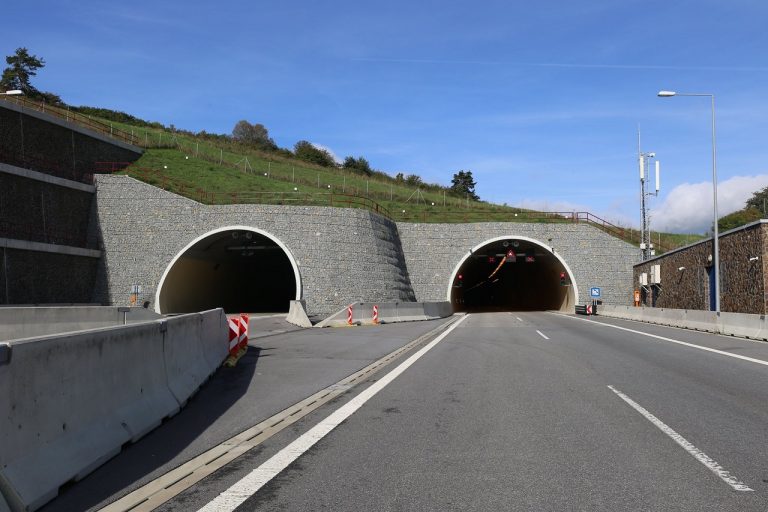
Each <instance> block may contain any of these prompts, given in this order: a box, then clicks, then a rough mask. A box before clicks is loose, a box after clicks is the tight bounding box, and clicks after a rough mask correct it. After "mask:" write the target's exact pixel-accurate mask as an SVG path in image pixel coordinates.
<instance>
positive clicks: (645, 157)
mask: <svg viewBox="0 0 768 512" xmlns="http://www.w3.org/2000/svg"><path fill="white" fill-rule="evenodd" d="M637 157H638V158H637V160H638V163H639V166H640V251H641V252H642V254H643V261H645V260H647V259H649V258H650V257H651V256H654V255H655V254H656V251H654V250H653V244H652V243H651V231H650V229H649V226H648V225H649V219H648V208H647V206H646V197H648V196H658V195H659V187H660V185H659V161H658V160H656V153H643V151H642V150H641V149H640V128H639V127H638V128H637ZM651 162H653V163H654V164H655V167H656V191H655V192H646V190H645V188H646V176H648V173H647V172H646V169H648V170H650V167H651Z"/></svg>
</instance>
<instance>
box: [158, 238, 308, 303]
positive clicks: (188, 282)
mask: <svg viewBox="0 0 768 512" xmlns="http://www.w3.org/2000/svg"><path fill="white" fill-rule="evenodd" d="M301 295H302V286H301V276H300V274H299V268H298V265H297V263H296V259H295V258H294V257H293V255H292V254H291V252H290V251H289V250H288V248H287V247H286V246H285V244H283V243H282V242H281V241H280V240H279V239H278V238H277V237H275V236H274V235H272V234H271V233H268V232H266V231H263V230H261V229H258V228H255V227H252V226H239V225H238V226H226V227H222V228H218V229H215V230H212V231H209V232H207V233H205V234H203V235H201V236H199V237H197V238H195V239H194V240H193V241H191V242H190V243H189V244H187V245H186V247H184V249H182V250H181V251H180V252H179V253H178V254H176V256H174V258H173V259H172V260H171V262H170V264H169V265H168V266H167V267H166V269H165V271H164V272H163V276H162V278H161V279H160V283H159V284H158V286H157V291H156V293H155V311H156V312H158V313H162V314H169V313H189V312H195V311H202V310H205V309H211V308H218V307H221V308H224V310H225V311H226V312H227V313H240V312H248V313H256V312H287V311H288V308H289V305H290V301H291V300H299V299H301Z"/></svg>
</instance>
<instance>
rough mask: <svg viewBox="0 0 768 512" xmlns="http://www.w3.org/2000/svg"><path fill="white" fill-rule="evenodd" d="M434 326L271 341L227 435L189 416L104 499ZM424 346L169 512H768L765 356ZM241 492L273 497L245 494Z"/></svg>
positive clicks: (603, 339)
mask: <svg viewBox="0 0 768 512" xmlns="http://www.w3.org/2000/svg"><path fill="white" fill-rule="evenodd" d="M616 326H618V327H621V328H620V329H619V328H616ZM434 327H435V324H434V323H414V324H406V325H401V326H394V325H393V326H384V327H382V328H357V329H340V330H338V329H337V330H329V329H325V330H310V331H300V332H293V333H284V334H280V335H277V336H273V337H269V338H263V339H260V340H257V342H258V343H259V344H260V345H261V349H260V353H261V356H260V357H259V358H258V366H254V369H253V370H248V371H246V370H245V369H243V370H242V371H243V372H244V373H243V375H242V376H241V380H242V382H240V383H239V384H238V385H237V386H235V391H232V393H233V394H234V395H236V396H237V397H238V398H237V399H233V398H232V397H231V396H230V397H229V398H228V399H227V400H226V407H224V406H220V407H219V409H220V410H218V409H217V411H216V412H217V413H218V414H219V417H217V418H216V420H215V421H211V420H210V419H209V420H208V421H202V420H201V419H200V418H201V417H202V416H204V415H203V414H202V413H200V412H198V414H197V415H195V414H191V415H189V417H190V418H198V416H199V417H200V418H198V421H197V423H195V422H191V423H188V421H189V419H188V418H181V419H179V420H177V419H176V418H174V419H173V420H171V421H170V422H169V423H168V424H167V425H165V426H163V427H161V428H160V429H159V430H158V431H157V432H156V433H154V434H152V435H150V436H148V437H147V438H146V439H145V440H143V441H141V442H139V443H138V444H137V445H135V446H134V447H131V448H129V450H127V452H131V451H133V452H135V455H134V456H131V457H129V458H125V457H124V455H125V454H124V455H121V456H119V457H118V458H116V459H114V460H113V462H111V463H110V464H108V466H110V465H111V466H112V467H111V468H109V467H108V466H105V468H104V469H103V470H99V471H97V473H95V474H94V475H92V476H93V477H98V475H99V473H100V472H102V475H101V476H100V477H98V478H95V479H94V480H93V482H92V483H91V484H90V485H91V487H90V492H94V490H95V489H98V487H99V485H100V482H108V481H110V479H109V478H108V476H109V475H111V477H110V478H112V479H116V480H120V479H119V478H117V476H116V475H119V474H124V473H126V472H128V473H131V474H135V475H140V473H141V472H142V470H140V467H142V465H144V466H146V463H143V462H142V461H143V460H145V458H146V457H149V456H150V455H151V454H152V453H154V452H153V450H155V451H156V450H159V449H160V447H162V443H163V442H171V440H172V438H173V435H182V436H185V438H189V443H188V444H189V446H194V447H196V448H194V449H193V448H186V449H185V450H182V451H181V452H179V449H180V447H179V446H174V447H170V448H168V449H167V450H166V451H167V452H168V453H167V454H166V455H164V456H163V457H162V459H163V460H164V461H165V462H164V463H163V464H155V467H154V468H153V469H152V471H149V472H147V471H146V468H145V469H144V470H143V471H144V474H143V475H140V476H138V477H136V478H133V479H130V478H123V479H122V480H123V481H126V480H131V481H133V483H131V484H129V485H128V486H127V487H128V488H130V487H136V486H138V484H139V483H142V482H146V481H149V480H151V479H152V478H154V476H157V475H159V474H162V472H163V471H164V470H165V469H166V468H169V467H172V466H173V465H174V464H176V465H178V461H179V460H182V459H183V458H184V457H187V456H189V454H190V453H192V452H195V451H199V449H200V446H203V445H205V446H211V445H214V444H215V443H216V442H217V441H218V442H221V441H220V440H223V439H224V438H226V437H227V435H230V434H231V433H232V432H235V431H237V429H238V428H241V427H242V426H243V425H246V424H248V423H249V421H246V419H247V420H255V419H257V418H255V416H258V417H267V414H266V411H267V410H269V411H276V410H278V409H280V407H283V404H287V403H291V402H292V401H296V400H300V399H301V398H303V397H305V396H308V395H309V394H311V393H312V392H314V391H316V390H317V389H320V387H323V386H327V385H329V384H331V383H333V382H336V381H337V380H339V379H340V378H342V377H343V376H344V375H348V374H349V373H351V372H352V371H355V370H358V369H359V368H361V367H362V366H364V365H365V364H367V363H368V362H370V361H372V360H374V359H375V358H377V357H381V355H383V354H385V353H388V352H389V351H391V350H393V349H394V348H396V347H398V346H402V345H404V344H405V343H407V341H409V340H410V339H413V338H415V337H417V336H419V335H420V334H423V333H425V332H427V331H429V330H430V329H432V328H434ZM643 333H646V334H643ZM363 334H364V335H363ZM270 340H272V341H270ZM269 343H272V345H270V344H269ZM422 346H423V347H424V348H423V349H422V351H420V352H419V353H420V354H421V356H420V358H418V359H416V360H413V361H410V360H406V359H407V358H408V355H406V356H403V357H402V358H401V359H398V360H397V361H396V362H394V363H393V364H391V365H390V366H389V367H387V369H386V370H385V371H382V372H380V373H379V374H376V375H375V376H373V377H371V378H370V379H368V381H367V382H365V383H363V384H361V385H359V386H356V387H355V388H352V389H350V390H348V391H347V392H346V393H344V394H343V395H341V396H340V397H339V398H337V399H336V400H334V401H332V402H330V403H328V404H326V405H324V406H322V407H320V408H319V409H317V410H316V411H315V412H313V413H311V414H309V415H308V416H306V417H305V418H303V419H302V420H300V421H298V422H296V423H295V424H293V425H291V426H290V427H288V428H285V429H284V430H283V431H281V432H280V433H279V434H277V435H275V436H273V437H271V438H270V439H268V440H267V441H265V442H264V443H263V444H262V445H260V446H258V447H257V448H256V449H253V450H251V451H249V452H247V453H245V454H244V455H243V456H241V457H240V458H238V459H236V460H235V461H234V462H233V463H231V464H229V465H227V466H226V467H224V468H222V469H221V470H219V471H217V472H216V473H214V474H213V475H211V476H210V477H208V478H206V479H205V480H202V481H201V482H199V483H198V484H197V485H195V486H194V487H192V488H190V489H189V490H187V491H185V492H183V493H181V494H179V495H178V496H177V497H176V498H174V499H172V500H170V501H168V502H167V503H165V504H164V505H163V506H161V507H160V509H159V510H164V511H171V510H173V511H182V510H184V511H187V510H198V509H200V508H202V507H209V508H208V509H207V510H217V511H218V510H233V509H234V507H235V506H237V505H238V504H239V508H237V510H291V511H294V510H295V511H302V510H307V511H309V510H313V511H314V510H324V509H325V510H334V511H345V510H350V511H352V510H354V511H360V510H382V511H389V510H393V511H394V510H403V511H406V510H408V511H411V510H483V511H485V510H537V511H538V510H612V511H613V510H680V511H686V510H691V511H693V510H696V511H701V510H718V511H727V510H739V511H745V510H765V509H766V508H768V443H766V441H767V439H766V438H767V437H768V431H767V429H766V427H768V410H767V408H766V404H768V344H765V343H759V342H753V341H750V340H744V339H738V338H729V337H722V336H714V335H709V334H705V333H698V332H692V331H685V330H681V329H672V328H666V327H661V326H651V325H647V324H641V323H637V322H628V321H620V320H610V319H603V318H601V317H597V319H592V320H586V319H583V318H581V317H572V316H571V317H566V316H563V315H558V314H553V313H493V314H473V315H469V316H467V317H466V318H465V319H463V320H462V321H461V323H458V325H456V326H455V328H454V330H452V331H451V332H448V333H447V334H446V335H445V337H444V338H442V339H441V340H440V341H438V340H435V341H433V342H432V343H429V345H422ZM272 351H275V352H272ZM269 353H274V358H268V359H266V360H265V358H264V356H266V354H269ZM415 353H416V350H414V351H413V352H412V354H415ZM309 354H311V356H310V355H309ZM730 355H737V356H740V357H741V358H735V357H731V356H730ZM304 356H306V360H304V359H305V358H304ZM414 357H415V356H414ZM401 363H402V364H404V365H405V364H409V366H407V367H403V368H398V365H399V364H401ZM257 370H258V371H257ZM217 378H219V376H218V375H217ZM260 379H261V380H260ZM334 379H335V380H334ZM318 380H319V381H322V386H321V385H320V383H319V382H316V381H318ZM217 383H218V384H217ZM260 386H266V387H267V389H265V388H263V387H260ZM208 388H213V389H214V390H215V391H218V392H220V393H222V394H223V395H225V396H228V395H227V394H226V393H225V391H227V390H226V389H224V385H223V384H221V382H219V381H218V380H217V379H216V378H215V379H214V380H213V381H212V383H211V384H210V385H209V386H208V387H207V388H206V389H204V390H203V391H202V392H201V393H200V395H198V396H201V395H203V396H205V397H208V398H210V397H209V395H208V394H207V393H209V391H210V390H209V389H208ZM240 388H242V389H240ZM257 390H259V391H257ZM272 395H278V397H277V398H276V397H274V396H272ZM199 402H200V400H197V402H196V403H199ZM254 403H258V404H260V405H259V408H258V410H259V411H260V413H259V414H256V415H253V411H254V406H253V404H254ZM267 405H269V406H267ZM194 406H195V404H191V406H190V408H188V410H185V411H183V412H182V413H181V414H179V416H178V417H177V418H180V417H182V415H184V414H185V413H188V412H189V409H191V410H192V413H194V412H195V409H194ZM345 411H346V412H350V411H351V413H350V414H349V415H348V416H344V415H343V414H346V412H345ZM270 413H271V412H270ZM249 414H250V415H253V416H254V417H253V418H248V417H247V416H248V415H249ZM244 417H245V418H244ZM329 417H330V419H327V418H329ZM174 421H176V426H175V427H174V430H172V431H169V432H168V433H165V434H163V432H166V430H164V429H167V427H168V425H171V424H172V423H173V422H174ZM251 423H252V422H251ZM193 424H194V425H197V426H196V427H195V428H192V429H191V430H192V433H191V434H190V433H187V432H186V431H185V429H186V428H187V426H188V425H193ZM329 425H330V426H329ZM318 432H322V433H321V434H318ZM153 436H160V437H159V438H158V439H155V440H154V441H152V439H151V438H152V437H153ZM178 444H179V443H177V445H178ZM150 445H151V446H152V447H153V448H152V449H150V448H148V447H147V446H150ZM121 458H122V459H121ZM134 466H137V467H134ZM283 466H286V467H285V469H282V470H280V468H281V467H283ZM257 468H258V469H257ZM254 470H256V471H254ZM89 478H91V477H89ZM243 479H246V481H248V482H250V485H251V486H252V487H253V488H255V487H258V486H261V487H260V489H259V490H258V492H256V493H255V494H253V495H252V496H251V495H250V494H251V493H250V492H245V493H243V490H242V488H241V486H242V484H240V483H239V482H241V481H242V480H243ZM88 480H89V479H86V480H85V481H84V482H82V483H81V484H77V485H76V486H75V487H73V489H71V490H70V491H71V492H68V493H65V495H64V496H62V497H61V498H59V499H58V500H57V501H55V502H53V504H52V505H51V507H49V508H50V509H51V510H54V509H55V508H54V505H55V504H56V503H57V502H58V506H59V507H60V508H59V510H79V509H83V508H78V507H82V505H83V504H85V502H84V501H81V502H78V501H77V500H76V499H75V498H74V496H81V498H82V495H87V494H88V492H89V490H88V489H85V488H80V487H79V486H80V485H85V484H87V483H88ZM255 481H256V482H259V483H258V485H254V484H253V482H255ZM110 485H111V487H113V488H114V487H117V483H115V482H113V483H111V484H110ZM124 492H125V488H121V489H115V490H114V492H113V493H111V494H110V496H108V497H102V499H101V502H102V503H105V502H108V501H110V500H111V499H112V498H113V497H114V496H118V495H120V494H121V493H124ZM222 493H223V496H224V497H228V499H229V498H233V497H234V498H236V499H234V501H231V503H232V504H233V505H232V506H224V505H222V502H223V498H222V497H219V495H220V494H222ZM68 496H69V501H66V500H67V499H68ZM249 496H250V497H249ZM92 501H93V499H92ZM67 505H69V506H70V508H67ZM92 505H93V504H91V505H89V506H92ZM85 508H87V507H85Z"/></svg>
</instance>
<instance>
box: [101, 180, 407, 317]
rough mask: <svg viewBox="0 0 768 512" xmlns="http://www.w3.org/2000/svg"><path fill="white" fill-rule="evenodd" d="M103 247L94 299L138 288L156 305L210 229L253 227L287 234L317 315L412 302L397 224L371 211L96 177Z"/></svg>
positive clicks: (119, 300) (123, 299) (120, 296)
mask: <svg viewBox="0 0 768 512" xmlns="http://www.w3.org/2000/svg"><path fill="white" fill-rule="evenodd" d="M96 187H97V195H96V204H97V207H96V218H97V220H98V223H97V231H98V233H99V238H100V241H101V244H102V246H103V250H104V257H103V262H104V265H103V266H102V268H101V269H100V272H99V278H98V284H97V288H96V295H95V297H94V301H95V302H100V303H104V304H112V305H127V304H128V301H129V299H130V292H131V287H132V286H133V285H134V284H138V285H140V286H141V287H142V296H140V297H139V298H138V302H139V303H141V302H143V301H144V300H149V301H150V302H151V304H152V307H154V306H155V294H156V292H157V287H158V285H159V284H160V280H161V278H162V276H163V273H164V272H165V270H166V269H167V268H168V266H169V265H170V264H171V262H172V260H173V258H174V257H176V256H177V255H178V254H179V253H180V252H181V251H182V250H183V249H184V248H185V247H186V246H187V245H188V244H190V243H191V242H192V241H194V240H195V239H197V238H198V237H201V236H203V235H205V234H207V233H210V232H211V231H214V230H217V229H222V228H226V227H228V226H248V227H253V228H257V229H259V230H262V231H264V232H266V233H269V234H270V235H272V236H274V237H275V238H277V239H278V240H280V241H281V242H282V243H283V245H284V246H285V247H286V248H287V250H288V251H289V252H290V254H291V255H292V257H293V259H294V260H295V262H296V264H297V266H298V270H299V274H300V280H301V287H302V296H301V298H303V299H304V300H305V301H306V304H307V309H308V312H309V314H310V315H329V314H331V313H335V312H336V311H338V310H339V309H341V308H342V307H344V306H346V305H347V304H350V303H352V302H355V301H361V300H367V301H380V302H394V301H413V300H414V299H415V297H414V294H413V290H412V288H411V284H410V279H409V277H408V272H407V270H406V267H405V261H404V258H403V253H402V250H401V247H400V240H399V238H398V236H397V227H396V226H395V224H394V223H393V222H391V221H389V220H387V219H385V218H383V217H381V216H379V215H376V214H373V213H370V212H368V211H365V210H356V209H341V208H324V207H310V206H306V207H304V206H271V205H223V206H206V205H202V204H200V203H197V202H195V201H192V200H189V199H186V198H183V197H181V196H178V195H175V194H172V193H169V192H166V191H164V190H161V189H159V188H156V187H153V186H150V185H147V184H145V183H142V182H140V181H137V180H135V179H133V178H130V177H127V176H105V175H99V176H97V179H96Z"/></svg>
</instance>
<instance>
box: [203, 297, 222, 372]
mask: <svg viewBox="0 0 768 512" xmlns="http://www.w3.org/2000/svg"><path fill="white" fill-rule="evenodd" d="M199 315H200V316H201V317H202V320H201V325H200V341H201V343H202V345H203V355H204V356H205V360H206V362H207V364H208V366H207V369H206V371H207V373H208V375H211V374H212V373H213V372H214V371H216V368H218V367H219V366H220V365H221V362H222V361H223V360H224V359H226V357H227V354H228V351H227V343H226V341H227V337H226V334H224V335H222V333H226V332H227V330H228V327H227V315H226V314H225V313H224V310H223V309H211V310H209V311H203V312H201V313H199ZM222 341H223V343H222Z"/></svg>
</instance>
